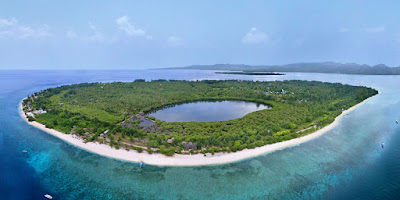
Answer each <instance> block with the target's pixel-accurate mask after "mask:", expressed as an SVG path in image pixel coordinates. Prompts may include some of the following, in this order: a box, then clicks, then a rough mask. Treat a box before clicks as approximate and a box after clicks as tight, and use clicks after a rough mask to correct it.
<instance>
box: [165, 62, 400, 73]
mask: <svg viewBox="0 0 400 200" xmlns="http://www.w3.org/2000/svg"><path fill="white" fill-rule="evenodd" d="M163 69H170V70H171V69H172V70H225V71H243V72H246V73H251V72H303V73H331V74H359V75H400V67H388V66H386V65H384V64H378V65H366V64H357V63H337V62H305V63H291V64H285V65H245V64H214V65H190V66H185V67H173V68H163ZM158 70H162V69H158Z"/></svg>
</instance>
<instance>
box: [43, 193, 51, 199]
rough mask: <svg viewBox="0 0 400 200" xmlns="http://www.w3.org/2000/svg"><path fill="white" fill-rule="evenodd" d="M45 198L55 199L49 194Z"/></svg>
mask: <svg viewBox="0 0 400 200" xmlns="http://www.w3.org/2000/svg"><path fill="white" fill-rule="evenodd" d="M44 197H46V198H48V199H53V197H52V196H51V195H49V194H45V195H44Z"/></svg>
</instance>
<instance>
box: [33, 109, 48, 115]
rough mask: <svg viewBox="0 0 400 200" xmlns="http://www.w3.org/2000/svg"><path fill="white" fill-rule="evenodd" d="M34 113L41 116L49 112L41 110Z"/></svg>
mask: <svg viewBox="0 0 400 200" xmlns="http://www.w3.org/2000/svg"><path fill="white" fill-rule="evenodd" d="M33 113H34V114H37V115H40V114H44V113H47V111H45V110H42V109H40V110H34V111H33Z"/></svg>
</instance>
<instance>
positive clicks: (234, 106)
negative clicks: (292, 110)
mask: <svg viewBox="0 0 400 200" xmlns="http://www.w3.org/2000/svg"><path fill="white" fill-rule="evenodd" d="M269 108H270V107H269V106H267V105H263V104H259V103H254V102H246V101H217V102H204V101H200V102H192V103H185V104H179V105H175V106H171V107H167V108H164V109H161V110H157V111H155V112H153V113H149V114H148V115H149V116H153V117H155V118H156V119H159V120H161V121H166V122H191V121H195V122H212V121H227V120H231V119H237V118H241V117H243V116H245V115H247V114H249V113H252V112H255V111H258V110H264V109H269Z"/></svg>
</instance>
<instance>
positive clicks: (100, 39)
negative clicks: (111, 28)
mask: <svg viewBox="0 0 400 200" xmlns="http://www.w3.org/2000/svg"><path fill="white" fill-rule="evenodd" d="M89 29H90V30H92V32H93V34H92V35H90V36H89V37H88V40H89V41H95V42H103V41H105V37H104V35H103V33H102V32H100V31H99V30H97V27H96V26H95V25H94V24H92V23H90V22H89Z"/></svg>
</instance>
